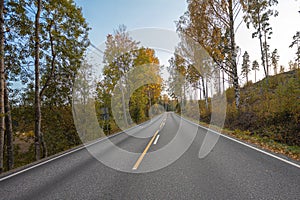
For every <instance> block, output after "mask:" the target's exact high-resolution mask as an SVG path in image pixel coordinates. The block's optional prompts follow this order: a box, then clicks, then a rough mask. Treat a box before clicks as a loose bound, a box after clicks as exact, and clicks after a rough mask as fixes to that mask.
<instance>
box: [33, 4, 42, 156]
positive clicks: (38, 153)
mask: <svg viewBox="0 0 300 200" xmlns="http://www.w3.org/2000/svg"><path fill="white" fill-rule="evenodd" d="M40 15H41V0H37V12H36V16H35V47H34V49H35V61H34V66H35V102H34V103H35V104H34V106H35V124H34V125H35V126H34V128H35V129H34V146H35V159H36V160H39V159H40V158H41V121H42V119H41V97H40V77H39V75H40V68H39V60H40V38H39V35H40Z"/></svg>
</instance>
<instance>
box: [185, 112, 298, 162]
mask: <svg viewBox="0 0 300 200" xmlns="http://www.w3.org/2000/svg"><path fill="white" fill-rule="evenodd" d="M185 118H188V119H189V120H191V121H193V122H195V123H197V124H199V125H201V126H204V127H206V128H210V129H212V130H219V129H220V128H219V127H214V126H212V125H209V124H207V123H204V122H199V121H197V120H195V119H192V118H189V117H186V116H185ZM221 130H222V131H221V132H222V134H225V135H228V136H231V137H233V138H235V139H238V140H241V141H244V142H246V143H249V144H253V145H255V146H257V147H259V148H261V149H265V150H268V151H271V152H273V153H276V154H283V155H285V156H287V157H289V158H291V159H293V160H296V161H300V147H299V146H289V145H286V144H282V143H279V142H276V141H274V140H272V139H270V138H268V137H261V136H259V135H256V134H251V133H250V132H249V131H241V130H238V129H237V130H228V129H221Z"/></svg>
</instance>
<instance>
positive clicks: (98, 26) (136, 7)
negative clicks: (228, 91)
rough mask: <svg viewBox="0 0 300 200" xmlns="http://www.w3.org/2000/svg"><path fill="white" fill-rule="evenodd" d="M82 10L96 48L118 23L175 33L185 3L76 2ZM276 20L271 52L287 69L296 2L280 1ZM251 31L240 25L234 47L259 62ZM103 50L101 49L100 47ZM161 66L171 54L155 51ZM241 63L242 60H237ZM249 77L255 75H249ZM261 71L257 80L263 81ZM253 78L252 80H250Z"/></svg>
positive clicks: (299, 18)
mask: <svg viewBox="0 0 300 200" xmlns="http://www.w3.org/2000/svg"><path fill="white" fill-rule="evenodd" d="M75 2H76V3H77V5H79V6H81V7H82V10H83V14H84V17H85V18H86V19H87V21H88V23H89V25H90V27H91V28H92V30H91V32H90V40H91V42H92V43H93V44H95V45H96V46H99V45H100V44H103V42H104V41H105V39H106V35H107V34H109V33H113V30H114V29H116V28H117V27H118V26H119V25H120V24H124V25H126V26H127V29H128V30H134V29H139V28H145V27H156V28H162V29H168V30H173V31H175V30H176V28H175V23H174V21H175V20H178V19H179V17H180V16H181V15H183V13H184V12H185V11H186V9H187V3H186V0H75ZM277 9H278V10H279V17H277V18H275V19H272V20H271V26H272V27H273V32H274V34H273V36H272V40H271V41H270V44H271V47H270V49H271V50H272V51H273V50H274V49H275V48H277V49H278V51H279V54H280V62H279V64H282V65H284V66H285V67H286V68H288V61H289V60H293V59H294V57H295V49H290V48H289V45H290V43H291V42H292V37H293V35H294V34H295V33H296V31H299V30H300V13H298V11H299V10H300V2H299V0H298V1H297V0H280V1H279V4H278V6H277ZM252 32H253V30H248V29H247V28H246V26H245V25H244V24H243V25H242V26H241V27H240V29H239V30H238V31H237V35H236V40H237V44H238V45H239V46H240V47H241V56H242V54H243V52H244V51H248V52H249V54H250V60H251V61H253V60H258V61H259V63H260V62H261V61H260V51H259V41H258V39H257V38H255V39H252V38H251V34H252ZM99 47H100V48H101V49H102V50H104V49H103V46H102V47H101V46H99ZM157 55H158V56H159V59H160V61H161V63H162V64H167V63H168V62H167V60H168V59H169V57H170V56H171V54H166V53H162V52H157ZM240 64H241V58H240ZM251 76H254V75H253V74H251ZM263 76H264V74H263V70H262V69H261V71H260V72H259V75H258V78H259V79H260V78H263ZM252 78H253V77H252Z"/></svg>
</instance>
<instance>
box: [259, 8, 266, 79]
mask: <svg viewBox="0 0 300 200" xmlns="http://www.w3.org/2000/svg"><path fill="white" fill-rule="evenodd" d="M257 15H258V19H260V14H259V12H258V14H257ZM257 32H258V38H259V45H260V53H261V61H262V65H263V68H264V72H265V76H266V77H268V72H267V68H266V62H265V57H264V50H263V42H262V34H261V23H260V22H259V23H258V30H257Z"/></svg>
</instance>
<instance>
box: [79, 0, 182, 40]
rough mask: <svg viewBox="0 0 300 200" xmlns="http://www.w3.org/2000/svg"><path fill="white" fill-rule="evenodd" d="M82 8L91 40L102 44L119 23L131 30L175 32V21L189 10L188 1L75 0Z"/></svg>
mask: <svg viewBox="0 0 300 200" xmlns="http://www.w3.org/2000/svg"><path fill="white" fill-rule="evenodd" d="M75 2H76V3H77V5H79V6H81V7H82V10H83V14H84V16H85V18H86V19H87V21H88V23H89V25H90V27H92V31H91V32H90V40H91V41H92V42H93V43H94V44H95V45H99V44H100V43H102V42H103V41H104V40H105V39H106V35H107V34H109V33H113V30H114V29H116V28H117V27H118V26H119V25H120V24H124V25H126V26H127V29H128V30H133V29H137V28H144V27H158V28H165V29H171V30H174V31H175V23H174V21H175V20H178V18H179V17H180V16H181V15H182V14H183V13H184V12H185V11H186V7H187V4H186V1H185V0H94V1H92V0H75Z"/></svg>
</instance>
